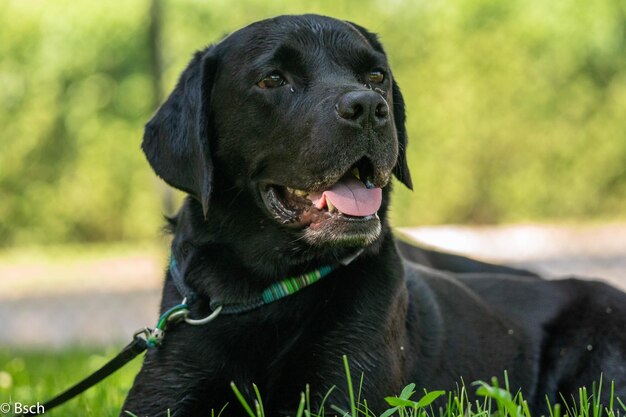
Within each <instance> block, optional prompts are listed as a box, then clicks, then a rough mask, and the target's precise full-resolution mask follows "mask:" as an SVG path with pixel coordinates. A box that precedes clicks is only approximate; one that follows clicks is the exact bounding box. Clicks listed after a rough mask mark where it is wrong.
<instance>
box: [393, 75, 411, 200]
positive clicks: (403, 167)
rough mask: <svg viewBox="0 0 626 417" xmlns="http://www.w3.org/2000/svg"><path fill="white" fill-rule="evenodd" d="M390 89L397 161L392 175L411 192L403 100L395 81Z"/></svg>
mask: <svg viewBox="0 0 626 417" xmlns="http://www.w3.org/2000/svg"><path fill="white" fill-rule="evenodd" d="M392 88H393V90H392V92H391V93H392V96H393V118H394V121H395V122H396V133H397V135H398V161H397V162H396V166H395V167H394V168H393V173H394V175H395V176H396V178H397V179H398V180H400V182H401V183H402V184H404V185H406V187H407V188H408V189H409V190H412V189H413V180H411V172H410V171H409V165H408V163H407V159H406V146H407V134H406V111H405V109H404V99H403V98H402V93H401V92H400V87H399V86H398V83H397V82H396V80H393V84H392Z"/></svg>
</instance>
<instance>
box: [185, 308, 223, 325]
mask: <svg viewBox="0 0 626 417" xmlns="http://www.w3.org/2000/svg"><path fill="white" fill-rule="evenodd" d="M222 307H223V306H219V307H217V308H216V309H215V310H214V311H213V312H212V313H211V314H209V315H208V316H206V317H205V318H203V319H197V320H196V319H190V318H189V317H185V322H186V323H187V324H191V325H193V326H199V325H201V324H207V323H208V322H210V321H213V320H214V319H215V318H216V317H217V316H219V314H220V313H221V312H222Z"/></svg>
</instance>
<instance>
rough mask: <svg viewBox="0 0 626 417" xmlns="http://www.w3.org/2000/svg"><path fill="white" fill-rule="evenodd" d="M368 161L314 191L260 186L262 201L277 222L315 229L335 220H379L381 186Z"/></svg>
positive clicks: (335, 221)
mask: <svg viewBox="0 0 626 417" xmlns="http://www.w3.org/2000/svg"><path fill="white" fill-rule="evenodd" d="M372 172H373V170H372V168H371V163H369V162H368V161H365V160H361V161H359V162H358V163H356V164H355V165H353V166H352V167H351V168H350V169H349V170H348V172H346V173H345V174H344V175H343V176H342V177H341V178H340V179H339V180H338V181H336V182H334V183H332V184H330V185H329V186H325V187H321V188H318V189H313V190H301V189H295V188H290V187H286V186H282V185H268V184H264V185H261V187H260V192H261V196H262V198H263V201H264V203H265V205H266V207H267V209H268V210H269V211H270V213H271V214H272V215H273V216H274V218H275V219H276V220H277V221H278V222H279V223H282V224H284V225H287V226H291V227H294V228H303V227H307V226H308V227H309V228H310V229H316V228H320V227H323V225H325V224H333V223H337V222H342V223H343V222H356V223H364V222H365V223H367V222H371V221H376V222H378V220H379V219H378V214H377V212H378V210H379V208H380V206H381V203H382V189H381V188H380V187H376V186H375V185H374V183H373V181H372V179H371V178H372Z"/></svg>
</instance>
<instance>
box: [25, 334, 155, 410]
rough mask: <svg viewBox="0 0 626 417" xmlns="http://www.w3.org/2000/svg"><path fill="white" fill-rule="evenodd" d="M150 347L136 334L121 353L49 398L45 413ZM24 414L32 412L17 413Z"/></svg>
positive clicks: (44, 405) (44, 406)
mask: <svg viewBox="0 0 626 417" xmlns="http://www.w3.org/2000/svg"><path fill="white" fill-rule="evenodd" d="M147 348H148V344H147V342H146V340H145V339H143V338H141V337H138V336H135V338H134V339H133V341H132V342H130V343H129V344H128V345H126V347H125V348H124V349H122V351H121V352H120V353H118V354H117V356H116V357H114V358H113V359H111V360H110V361H109V362H107V363H106V364H105V365H104V366H103V367H102V368H100V369H98V370H97V371H96V372H94V373H93V374H91V375H89V376H88V377H87V378H85V379H83V380H82V381H80V382H79V383H77V384H76V385H74V386H73V387H71V388H68V389H67V390H66V391H64V392H62V393H61V394H59V395H57V396H56V397H54V398H52V399H51V400H48V401H47V402H46V403H44V404H43V407H42V408H43V410H44V413H46V414H47V413H48V411H50V410H51V409H53V408H55V407H56V406H59V405H61V404H63V403H65V402H67V401H69V400H71V399H72V398H74V397H76V396H77V395H78V394H82V393H83V392H85V391H87V390H88V389H89V388H91V387H93V386H94V385H96V384H97V383H98V382H100V381H102V380H103V379H105V378H106V377H108V376H109V375H111V374H112V373H114V372H115V371H117V370H118V369H120V368H121V367H122V366H124V365H126V364H127V363H128V362H130V361H131V360H133V359H135V358H136V357H137V355H139V354H141V353H142V352H144V351H145V350H146V349H147ZM24 415H32V414H16V415H15V417H21V416H24Z"/></svg>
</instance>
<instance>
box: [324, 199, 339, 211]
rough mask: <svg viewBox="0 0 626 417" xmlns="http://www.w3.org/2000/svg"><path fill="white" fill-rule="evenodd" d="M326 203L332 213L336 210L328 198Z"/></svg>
mask: <svg viewBox="0 0 626 417" xmlns="http://www.w3.org/2000/svg"><path fill="white" fill-rule="evenodd" d="M326 205H327V206H328V212H329V213H332V212H334V211H335V210H337V208H336V207H335V206H334V204H333V203H331V201H330V200H329V199H326Z"/></svg>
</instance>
